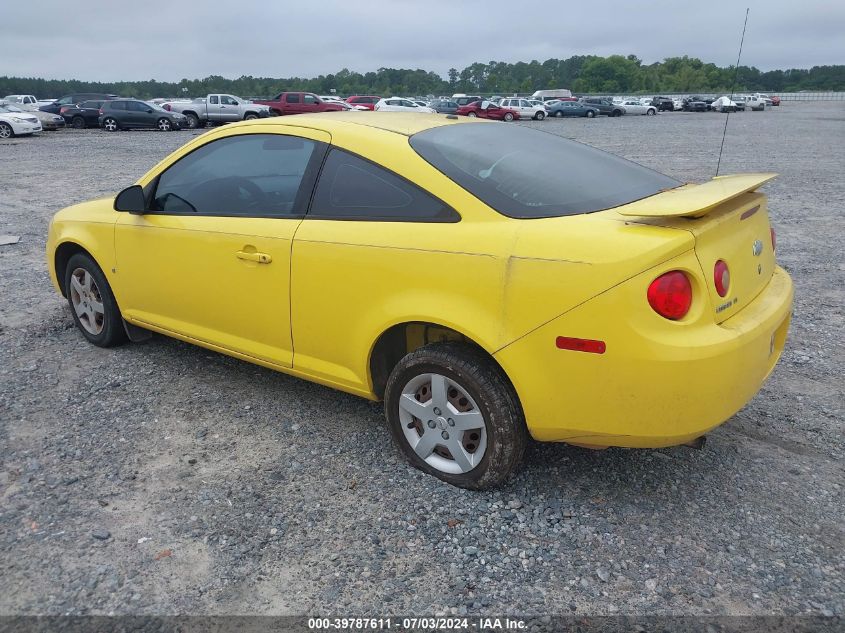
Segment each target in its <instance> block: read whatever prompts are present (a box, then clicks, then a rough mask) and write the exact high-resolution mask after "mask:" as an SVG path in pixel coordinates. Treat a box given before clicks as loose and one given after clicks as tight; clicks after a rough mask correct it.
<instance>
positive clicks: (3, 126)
mask: <svg viewBox="0 0 845 633" xmlns="http://www.w3.org/2000/svg"><path fill="white" fill-rule="evenodd" d="M14 135H15V131H14V130H13V129H12V126H11V125H9V124H8V123H3V122H2V121H0V138H12V137H13V136H14Z"/></svg>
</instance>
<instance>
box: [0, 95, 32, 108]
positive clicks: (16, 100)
mask: <svg viewBox="0 0 845 633" xmlns="http://www.w3.org/2000/svg"><path fill="white" fill-rule="evenodd" d="M0 101H5V102H6V103H7V104H9V105H15V106H18V107H19V108H23V109H24V110H29V109H31V108H34V109H36V110H37V109H38V99H36V98H35V95H6V96H5V97H3V98H2V99H0ZM30 106H31V108H30Z"/></svg>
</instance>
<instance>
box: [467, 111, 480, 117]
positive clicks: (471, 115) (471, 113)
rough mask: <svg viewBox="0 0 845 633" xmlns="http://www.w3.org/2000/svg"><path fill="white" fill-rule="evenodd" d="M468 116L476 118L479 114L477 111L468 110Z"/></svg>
mask: <svg viewBox="0 0 845 633" xmlns="http://www.w3.org/2000/svg"><path fill="white" fill-rule="evenodd" d="M467 116H468V117H470V118H472V119H474V118H476V117H477V116H478V115H477V114H476V113H475V112H468V113H467Z"/></svg>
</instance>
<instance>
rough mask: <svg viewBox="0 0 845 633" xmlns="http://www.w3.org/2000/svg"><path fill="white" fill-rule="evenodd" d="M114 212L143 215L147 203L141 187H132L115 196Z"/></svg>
mask: <svg viewBox="0 0 845 633" xmlns="http://www.w3.org/2000/svg"><path fill="white" fill-rule="evenodd" d="M114 210H115V211H128V212H129V213H135V214H137V215H141V214H143V213H144V212H145V211H146V210H147V201H146V199H145V198H144V190H143V189H142V188H141V185H132V186H131V187H127V188H126V189H124V190H123V191H121V192H120V193H119V194H117V196H116V197H115V199H114Z"/></svg>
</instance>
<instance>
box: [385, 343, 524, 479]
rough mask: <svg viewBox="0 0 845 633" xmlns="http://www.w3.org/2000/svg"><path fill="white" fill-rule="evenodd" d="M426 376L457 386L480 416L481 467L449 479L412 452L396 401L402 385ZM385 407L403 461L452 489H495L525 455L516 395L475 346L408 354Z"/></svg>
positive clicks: (443, 346) (388, 390) (393, 379)
mask: <svg viewBox="0 0 845 633" xmlns="http://www.w3.org/2000/svg"><path fill="white" fill-rule="evenodd" d="M427 373H437V374H440V375H443V376H446V377H447V378H448V379H450V380H452V381H455V382H457V383H460V385H461V387H462V388H464V389H465V390H466V392H467V393H468V394H469V395H470V396H471V398H472V399H473V400H475V402H476V403H477V404H478V407H479V409H480V413H481V414H482V415H483V417H484V421H485V424H486V427H485V429H486V433H487V446H486V450H485V453H484V456H483V457H482V459H481V461H480V462H479V464H478V465H477V466H476V467H474V468H473V469H472V470H469V471H468V472H465V473H461V474H453V473H447V472H444V471H442V470H439V469H437V468H434V467H433V466H431V465H430V464H428V463H427V462H426V461H424V460H423V459H422V458H421V457H420V456H419V455H417V454H416V453H415V452H414V450H413V449H412V448H411V446H410V444H409V443H408V440H407V439H406V436H405V432H404V430H403V427H402V422H401V420H400V415H399V399H400V397H401V396H402V390H403V388H404V387H405V385H407V384H408V383H409V382H410V381H411V380H412V379H414V378H415V377H416V376H419V375H421V374H427ZM384 403H385V415H386V417H387V423H388V427H389V429H390V434H391V436H392V437H393V441H394V443H395V444H396V445H397V446H398V448H399V450H400V451H401V452H402V454H403V455H404V456H405V458H406V459H407V460H408V461H409V462H410V463H411V464H412V465H413V466H415V467H416V468H418V469H420V470H422V471H423V472H425V473H428V474H430V475H434V476H435V477H437V478H438V479H442V480H443V481H445V482H447V483H450V484H452V485H453V486H458V487H459V488H468V489H471V490H482V489H487V488H491V487H494V486H496V485H498V484H500V483H502V482H503V481H505V480H506V479H507V478H508V476H509V475H510V474H511V473H512V472H513V471H514V470H515V469H516V467H517V466H518V465H519V463H520V460H521V459H522V455H523V453H524V452H525V446H526V443H527V441H528V432H527V430H526V426H525V419H524V416H523V412H522V407H521V406H520V404H519V399H518V398H517V395H516V392H515V391H514V389H513V387H512V386H511V384H510V382H509V381H508V379H507V378H506V377H505V375H504V372H503V371H502V370H501V368H500V367H499V366H498V365H496V363H495V362H494V361H493V360H492V359H491V358H490V357H489V356H487V354H486V353H485V352H484V351H482V350H480V349H478V348H477V347H474V346H471V345H468V344H465V343H460V342H455V341H450V342H444V343H433V344H431V345H426V346H424V347H421V348H419V349H417V350H416V351H413V352H411V353H410V354H408V355H407V356H405V357H404V358H403V359H402V360H400V361H399V363H398V364H397V365H396V367H394V368H393V371H392V372H391V374H390V377H389V378H388V381H387V386H386V388H385V398H384ZM444 415H445V414H444Z"/></svg>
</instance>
